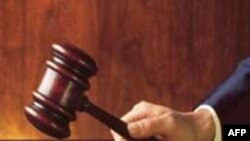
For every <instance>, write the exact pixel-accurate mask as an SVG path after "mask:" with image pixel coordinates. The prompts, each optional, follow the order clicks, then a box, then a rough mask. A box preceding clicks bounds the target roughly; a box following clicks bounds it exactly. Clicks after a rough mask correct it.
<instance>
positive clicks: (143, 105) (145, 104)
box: [133, 100, 149, 110]
mask: <svg viewBox="0 0 250 141" xmlns="http://www.w3.org/2000/svg"><path fill="white" fill-rule="evenodd" d="M147 107H149V103H148V102H146V101H144V100H143V101H140V102H139V103H137V104H135V106H134V107H133V109H134V110H143V109H147Z"/></svg>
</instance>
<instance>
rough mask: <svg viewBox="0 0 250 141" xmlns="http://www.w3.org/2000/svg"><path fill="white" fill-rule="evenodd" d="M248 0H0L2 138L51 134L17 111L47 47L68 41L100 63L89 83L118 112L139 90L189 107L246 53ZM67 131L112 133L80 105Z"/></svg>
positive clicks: (97, 99) (93, 94)
mask: <svg viewBox="0 0 250 141" xmlns="http://www.w3.org/2000/svg"><path fill="white" fill-rule="evenodd" d="M249 12H250V2H249V1H248V0H241V1H233V0H225V1H216V0H210V1H206V0H190V1H184V0H158V1H154V0H136V1H134V0H120V1H116V0H105V1H101V0H74V1H67V0H43V1H33V0H27V1H23V0H0V65H1V67H0V80H1V81H0V90H1V94H0V98H1V103H0V107H1V108H0V114H1V116H2V119H4V120H1V121H0V139H10V138H18V139H22V138H31V139H37V138H44V139H46V138H49V137H48V136H46V135H44V134H42V133H40V132H38V131H37V130H35V128H33V127H32V126H31V125H30V124H29V123H28V121H27V120H26V119H25V117H24V115H23V107H24V105H26V104H27V103H29V102H30V101H31V92H32V90H33V89H35V88H36V87H37V86H38V84H39V82H40V79H41V77H42V75H43V73H44V68H45V61H46V59H47V58H48V57H50V51H51V49H50V44H51V43H53V42H57V41H67V42H71V43H74V44H76V45H78V46H80V47H82V48H83V49H84V50H86V51H87V52H88V53H89V54H91V55H92V56H93V57H94V58H95V59H96V62H97V63H98V66H99V69H100V71H99V73H98V75H97V76H96V77H94V78H93V79H92V81H91V84H92V87H91V89H90V91H89V93H88V95H89V97H90V99H92V101H93V102H94V103H96V104H97V105H99V106H101V107H103V108H104V109H106V110H108V111H110V112H111V113H113V114H114V115H117V116H121V115H122V114H124V113H125V112H126V111H127V110H129V109H130V108H131V107H132V106H133V104H135V103H137V102H139V101H140V100H142V99H144V100H148V101H151V102H155V103H159V104H163V105H166V106H171V107H173V108H176V109H178V110H183V111H186V110H191V109H192V107H193V106H194V105H195V104H197V103H198V102H199V101H200V100H201V99H202V98H203V97H204V96H205V95H207V94H208V93H209V91H210V90H212V89H213V88H214V87H215V86H216V85H217V84H218V83H219V82H220V81H221V80H223V78H224V77H226V76H227V75H228V74H229V73H230V72H231V71H232V69H233V68H234V67H235V65H236V64H237V62H238V61H239V60H241V59H242V58H245V57H247V56H249V55H250V49H249V45H250V42H249V37H250V26H249V25H250V17H249ZM71 138H75V139H76V138H84V139H98V138H110V135H109V130H108V129H107V128H106V127H104V126H102V124H100V123H99V122H97V121H96V120H95V119H93V118H91V117H90V116H88V115H86V114H84V113H79V114H78V119H77V121H76V122H74V123H73V124H72V136H71Z"/></svg>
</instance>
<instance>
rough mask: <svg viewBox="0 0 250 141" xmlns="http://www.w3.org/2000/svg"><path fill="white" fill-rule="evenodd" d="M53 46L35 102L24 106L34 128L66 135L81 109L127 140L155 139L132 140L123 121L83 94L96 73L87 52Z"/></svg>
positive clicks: (93, 63)
mask: <svg viewBox="0 0 250 141" xmlns="http://www.w3.org/2000/svg"><path fill="white" fill-rule="evenodd" d="M52 49H53V52H52V53H53V57H52V59H51V60H48V61H47V69H46V72H45V75H44V77H43V80H42V82H41V84H40V86H39V87H38V89H37V90H36V91H34V92H33V99H34V101H33V102H32V103H31V104H30V105H28V106H26V107H25V115H26V117H27V118H28V120H29V121H30V122H31V123H32V124H33V125H34V126H35V127H36V128H38V129H39V130H40V131H42V132H44V133H46V134H48V135H50V136H53V137H56V138H66V137H69V136H70V129H69V123H70V121H74V120H75V119H76V114H75V112H76V111H84V112H87V113H89V114H90V115H92V116H94V117H95V118H96V119H98V120H99V121H101V122H102V123H104V124H105V125H106V126H108V127H109V128H111V129H113V130H114V131H116V132H117V133H118V134H120V135H121V136H123V137H124V138H126V139H128V140H131V141H157V139H156V138H154V137H151V138H147V139H134V138H133V137H131V136H130V134H129V131H128V129H127V124H126V123H125V122H123V121H121V120H120V119H118V118H116V117H114V116H113V115H111V114H109V113H107V112H106V111H104V110H102V109H100V108H99V107H97V106H95V105H94V104H92V103H91V102H90V101H89V100H88V98H87V97H86V95H84V91H86V90H88V89H89V87H90V84H89V78H90V77H91V76H93V75H95V74H96V72H97V66H96V63H95V61H94V60H93V59H92V58H91V57H90V56H89V55H88V54H87V53H86V52H84V51H82V50H80V49H78V48H77V47H75V46H74V45H72V44H68V43H64V44H53V45H52Z"/></svg>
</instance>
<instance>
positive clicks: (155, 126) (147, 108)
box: [111, 101, 172, 141]
mask: <svg viewBox="0 0 250 141" xmlns="http://www.w3.org/2000/svg"><path fill="white" fill-rule="evenodd" d="M170 111H172V110H171V109H168V108H166V107H163V106H160V105H155V104H152V103H149V102H145V101H142V102H140V103H138V104H136V105H135V106H134V107H133V109H132V110H131V111H130V112H128V113H127V114H125V115H124V116H123V117H122V118H121V120H123V121H124V122H126V123H128V130H129V132H130V134H131V136H132V137H135V138H147V137H151V136H155V135H158V134H159V135H160V134H161V132H162V131H164V130H165V128H164V125H165V124H166V123H164V122H165V121H164V120H163V117H164V116H162V115H164V114H165V113H169V112H170ZM111 134H112V136H113V138H114V140H115V141H125V139H124V138H122V137H121V136H120V135H119V134H117V133H115V132H114V131H111Z"/></svg>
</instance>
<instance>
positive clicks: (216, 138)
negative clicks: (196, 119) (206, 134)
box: [195, 105, 222, 141]
mask: <svg viewBox="0 0 250 141" xmlns="http://www.w3.org/2000/svg"><path fill="white" fill-rule="evenodd" d="M201 109H206V110H208V111H209V112H210V113H211V114H212V116H213V120H214V124H215V136H214V140H213V141H222V131H221V124H220V120H219V117H218V115H217V113H216V111H215V110H214V109H213V108H212V107H211V106H210V105H200V106H199V107H198V108H196V109H195V112H197V111H199V110H201Z"/></svg>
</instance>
